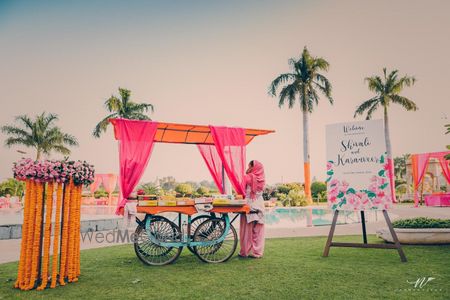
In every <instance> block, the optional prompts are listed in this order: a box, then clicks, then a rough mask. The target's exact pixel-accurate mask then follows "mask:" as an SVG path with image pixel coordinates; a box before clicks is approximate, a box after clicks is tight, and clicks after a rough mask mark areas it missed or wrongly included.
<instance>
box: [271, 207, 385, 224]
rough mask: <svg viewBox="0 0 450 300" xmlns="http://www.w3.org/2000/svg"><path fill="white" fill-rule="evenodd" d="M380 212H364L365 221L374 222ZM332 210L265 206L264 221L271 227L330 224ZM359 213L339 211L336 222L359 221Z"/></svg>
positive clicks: (349, 222) (348, 222)
mask: <svg viewBox="0 0 450 300" xmlns="http://www.w3.org/2000/svg"><path fill="white" fill-rule="evenodd" d="M380 216H381V217H382V215H381V212H378V211H367V212H365V218H366V222H376V221H378V218H379V217H380ZM332 220H333V211H332V210H331V209H328V208H323V207H273V208H267V209H266V212H265V222H266V225H267V226H268V227H273V228H296V227H314V226H324V225H331V222H332ZM360 221H361V215H360V213H359V211H358V212H354V211H340V212H339V216H338V221H337V223H338V224H353V223H360Z"/></svg>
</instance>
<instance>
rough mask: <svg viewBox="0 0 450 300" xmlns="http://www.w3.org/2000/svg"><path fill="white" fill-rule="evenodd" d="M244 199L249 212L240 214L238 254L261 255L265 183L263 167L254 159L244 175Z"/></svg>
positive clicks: (262, 248)
mask: <svg viewBox="0 0 450 300" xmlns="http://www.w3.org/2000/svg"><path fill="white" fill-rule="evenodd" d="M245 184H246V199H247V203H248V205H250V211H251V213H249V214H247V215H241V219H240V229H239V239H240V243H241V251H240V252H239V255H241V256H248V255H250V254H251V253H252V254H253V256H256V257H261V256H263V254H264V200H263V198H262V192H263V190H264V185H265V176H264V167H263V165H262V164H261V163H260V162H258V161H254V164H253V168H252V170H251V171H250V173H248V174H247V175H246V176H245Z"/></svg>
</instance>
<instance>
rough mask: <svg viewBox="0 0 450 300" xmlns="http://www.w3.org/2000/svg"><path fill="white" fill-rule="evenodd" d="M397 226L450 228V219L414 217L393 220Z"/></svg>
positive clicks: (393, 223)
mask: <svg viewBox="0 0 450 300" xmlns="http://www.w3.org/2000/svg"><path fill="white" fill-rule="evenodd" d="M392 225H393V226H394V227H395V228H450V219H432V218H424V217H420V218H412V219H403V220H397V221H394V222H392Z"/></svg>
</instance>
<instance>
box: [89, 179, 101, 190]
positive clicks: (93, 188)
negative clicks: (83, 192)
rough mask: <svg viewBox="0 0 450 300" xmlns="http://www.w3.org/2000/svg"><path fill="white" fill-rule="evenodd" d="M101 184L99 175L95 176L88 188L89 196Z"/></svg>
mask: <svg viewBox="0 0 450 300" xmlns="http://www.w3.org/2000/svg"><path fill="white" fill-rule="evenodd" d="M101 182H102V177H101V176H100V175H98V174H95V176H94V182H93V183H91V185H90V186H89V190H90V191H91V194H93V193H95V191H96V190H97V189H98V187H99V186H100V183H101Z"/></svg>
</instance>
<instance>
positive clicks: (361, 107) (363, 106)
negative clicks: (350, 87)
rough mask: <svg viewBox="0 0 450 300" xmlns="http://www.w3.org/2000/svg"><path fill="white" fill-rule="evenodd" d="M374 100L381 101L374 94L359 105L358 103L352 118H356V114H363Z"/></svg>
mask: <svg viewBox="0 0 450 300" xmlns="http://www.w3.org/2000/svg"><path fill="white" fill-rule="evenodd" d="M376 102H381V99H380V98H379V97H378V96H376V97H373V98H371V99H369V100H367V101H364V102H363V103H362V104H361V105H359V106H358V107H357V108H356V110H355V114H354V115H353V117H354V118H356V117H357V116H358V115H363V114H364V112H365V111H366V110H368V109H370V108H371V107H372V106H373V105H374V104H375V103H376Z"/></svg>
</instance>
